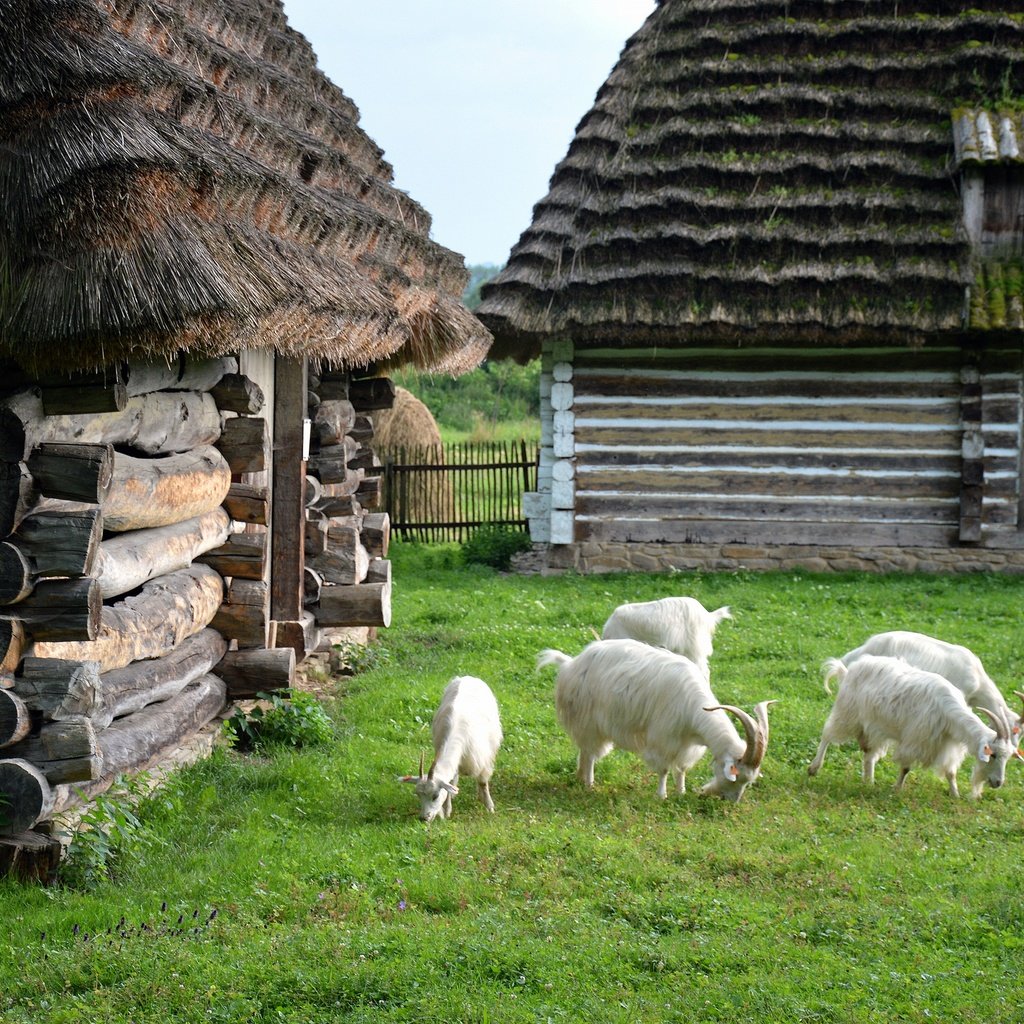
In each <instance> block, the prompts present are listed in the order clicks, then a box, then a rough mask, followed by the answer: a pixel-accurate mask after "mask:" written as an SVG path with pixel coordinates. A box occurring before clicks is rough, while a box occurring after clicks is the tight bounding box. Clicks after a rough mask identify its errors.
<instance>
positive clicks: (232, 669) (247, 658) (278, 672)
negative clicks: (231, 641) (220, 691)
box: [213, 647, 295, 700]
mask: <svg viewBox="0 0 1024 1024" xmlns="http://www.w3.org/2000/svg"><path fill="white" fill-rule="evenodd" d="M213 671H214V674H215V675H217V676H219V677H220V678H221V679H223V680H224V682H225V684H226V685H227V695H228V698H229V699H230V700H241V699H243V698H246V697H255V696H256V695H257V694H259V693H274V692H275V691H277V690H290V689H291V688H292V687H293V686H294V685H295V651H294V649H293V648H291V647H272V648H268V649H264V650H257V651H228V652H227V654H225V655H224V657H223V658H222V659H221V661H220V663H219V664H218V665H217V666H216V667H215V668H214V670H213Z"/></svg>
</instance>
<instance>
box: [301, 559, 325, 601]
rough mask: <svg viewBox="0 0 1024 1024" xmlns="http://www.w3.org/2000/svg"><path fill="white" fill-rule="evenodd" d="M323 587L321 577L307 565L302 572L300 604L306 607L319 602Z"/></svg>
mask: <svg viewBox="0 0 1024 1024" xmlns="http://www.w3.org/2000/svg"><path fill="white" fill-rule="evenodd" d="M323 586H324V578H323V575H322V574H321V573H319V572H317V571H316V569H313V568H312V567H311V566H308V565H307V566H306V567H305V569H304V571H303V580H302V603H303V604H304V605H306V606H308V605H311V604H316V603H317V601H319V600H320V591H321V590H322V589H323Z"/></svg>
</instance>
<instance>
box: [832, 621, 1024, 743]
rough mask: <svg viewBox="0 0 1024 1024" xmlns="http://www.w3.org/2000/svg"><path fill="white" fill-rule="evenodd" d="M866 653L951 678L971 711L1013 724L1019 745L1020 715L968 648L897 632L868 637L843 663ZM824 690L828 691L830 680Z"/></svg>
mask: <svg viewBox="0 0 1024 1024" xmlns="http://www.w3.org/2000/svg"><path fill="white" fill-rule="evenodd" d="M865 654H878V655H881V656H884V657H890V658H902V659H903V660H904V661H906V662H909V663H910V664H911V665H913V666H915V668H922V669H924V670H925V671H926V672H934V673H935V674H936V675H940V676H942V678H943V679H948V680H949V681H950V682H951V683H952V684H953V685H954V686H955V687H956V688H957V689H958V690H959V691H960V692H961V693H962V694H963V695H964V697H966V698H967V703H968V704H970V705H971V707H972V708H976V707H978V706H979V705H980V706H981V707H986V708H989V709H990V710H992V711H994V712H995V713H996V714H997V715H1000V716H1001V717H1005V718H1007V719H1008V720H1009V722H1010V725H1011V730H1012V732H1011V738H1012V739H1013V743H1014V746H1018V747H1019V746H1020V741H1021V716H1020V715H1018V714H1016V713H1015V712H1014V711H1012V710H1011V709H1010V706H1009V705H1008V704H1007V703H1006V700H1005V698H1004V697H1003V695H1002V693H1001V692H1000V691H999V687H997V686H996V684H995V683H994V682H992V679H991V678H990V677H989V674H988V673H987V672H986V671H985V668H984V666H983V665H982V664H981V659H980V658H979V657H978V656H977V655H976V654H975V653H974V652H973V651H971V650H969V649H968V648H966V647H961V646H960V645H959V644H951V643H947V642H946V641H945V640H936V639H935V637H933V636H927V635H926V634H924V633H911V632H909V631H908V630H903V629H897V630H893V631H891V632H889V633H876V634H875V635H874V636H871V637H868V639H867V640H865V641H864V643H862V644H861V645H860V647H855V648H854V649H853V650H852V651H847V652H846V654H844V655H843V656H842V658H841V659H840V660H841V661H842V663H843V664H844V665H846V666H847V667H849V666H850V665H852V664H853V663H854V662H855V661H856V660H857V659H858V658H860V657H862V656H863V655H865ZM825 689H826V690H827V689H828V680H827V679H826V685H825ZM1014 695H1015V696H1017V697H1019V698H1020V699H1021V701H1022V702H1024V693H1021V692H1020V691H1019V690H1014Z"/></svg>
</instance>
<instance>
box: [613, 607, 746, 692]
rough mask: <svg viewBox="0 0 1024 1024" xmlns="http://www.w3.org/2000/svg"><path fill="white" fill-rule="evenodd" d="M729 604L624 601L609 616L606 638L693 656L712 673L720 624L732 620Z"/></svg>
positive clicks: (704, 669)
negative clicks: (713, 606)
mask: <svg viewBox="0 0 1024 1024" xmlns="http://www.w3.org/2000/svg"><path fill="white" fill-rule="evenodd" d="M731 618H732V614H731V613H730V611H729V609H728V607H722V608H716V609H715V611H713V612H710V611H708V610H707V608H705V607H704V605H702V604H701V603H700V601H698V600H697V599H696V598H694V597H662V598H660V599H659V600H657V601H638V602H636V603H635V604H622V605H619V607H618V608H616V609H615V611H613V612H612V613H611V615H609V616H608V621H607V622H606V623H605V624H604V628H603V629H602V630H601V639H602V640H626V639H629V640H639V641H641V642H642V643H645V644H650V645H651V646H652V647H664V648H665V649H666V650H668V651H674V652H675V653H676V654H681V655H682V656H683V657H684V658H689V659H690V661H692V662H694V663H695V664H696V665H697V667H698V668H699V669H700V670H701V671H702V672H703V673H704V675H705V676H707V675H708V672H709V668H708V659H709V658H710V657H711V655H712V654H713V653H714V647H713V644H712V640H713V638H714V635H715V630H716V629H717V628H718V624H719V623H720V622H721V621H722V620H723V619H731Z"/></svg>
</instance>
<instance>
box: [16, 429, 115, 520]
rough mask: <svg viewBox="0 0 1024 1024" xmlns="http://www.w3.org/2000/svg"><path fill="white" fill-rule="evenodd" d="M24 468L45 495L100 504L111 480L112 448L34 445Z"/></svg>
mask: <svg viewBox="0 0 1024 1024" xmlns="http://www.w3.org/2000/svg"><path fill="white" fill-rule="evenodd" d="M27 465H28V471H29V473H31V474H32V479H33V480H34V481H35V485H36V487H37V488H38V489H39V491H40V492H41V493H43V494H45V495H46V496H47V497H48V498H61V499H64V500H65V501H83V502H88V503H89V504H94V505H95V504H102V503H103V501H104V500H105V499H106V497H107V496H108V494H109V493H110V490H111V487H112V486H113V482H114V449H113V447H112V446H111V445H109V444H58V443H56V442H53V443H50V442H47V443H45V444H41V445H38V446H37V447H36V448H34V449H33V450H32V454H31V455H30V456H29V458H28V463H27Z"/></svg>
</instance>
